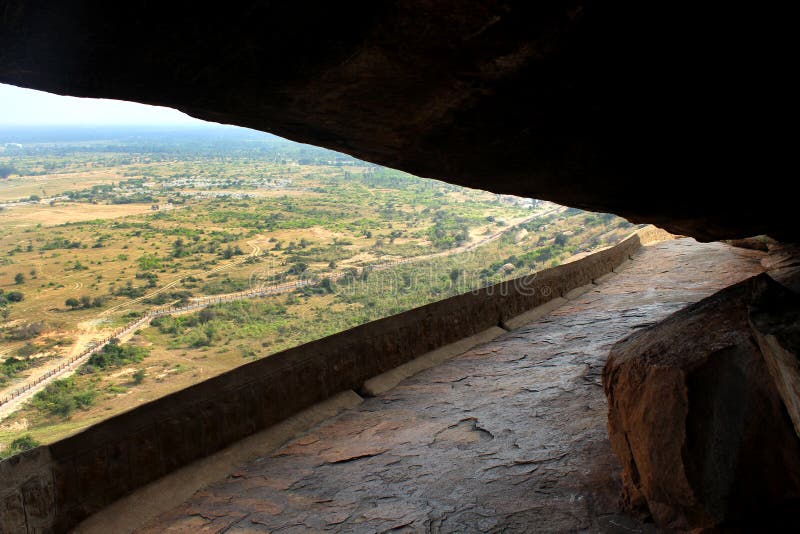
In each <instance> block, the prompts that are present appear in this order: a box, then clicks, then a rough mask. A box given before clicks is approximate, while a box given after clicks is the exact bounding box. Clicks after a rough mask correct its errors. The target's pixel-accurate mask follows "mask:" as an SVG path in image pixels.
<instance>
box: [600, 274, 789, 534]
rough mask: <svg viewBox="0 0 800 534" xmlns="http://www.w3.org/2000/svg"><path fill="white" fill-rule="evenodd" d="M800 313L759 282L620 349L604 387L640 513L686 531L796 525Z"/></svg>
mask: <svg viewBox="0 0 800 534" xmlns="http://www.w3.org/2000/svg"><path fill="white" fill-rule="evenodd" d="M799 316H800V299H798V297H797V296H796V295H794V294H793V293H792V292H790V291H788V290H787V289H786V288H785V287H783V286H781V285H780V284H778V283H776V282H774V281H773V280H772V279H771V278H769V277H768V276H767V275H759V276H757V277H754V278H751V279H748V280H746V281H744V282H741V283H739V284H736V285H734V286H731V287H729V288H727V289H724V290H723V291H720V292H719V293H717V294H715V295H713V296H711V297H709V298H707V299H705V300H703V301H701V302H699V303H697V304H695V305H692V306H690V307H688V308H686V309H684V310H681V311H679V312H677V313H675V314H674V315H672V316H670V317H669V318H668V319H666V320H664V321H662V322H660V323H658V324H656V325H655V326H652V327H650V328H647V329H645V330H642V331H640V332H638V333H636V334H634V335H632V336H630V337H628V338H626V339H624V340H622V341H620V342H618V343H617V344H616V345H615V346H614V347H613V348H612V350H611V354H610V356H609V359H608V361H607V363H606V366H605V369H604V373H603V386H604V389H605V392H606V395H607V397H608V401H609V416H608V429H609V437H610V440H611V445H612V447H613V449H614V451H615V453H616V454H617V456H618V457H619V458H620V460H621V463H622V466H623V471H622V479H623V487H624V489H623V499H624V501H625V503H626V504H627V505H628V507H629V508H632V509H639V510H645V511H649V513H650V514H652V516H653V518H654V519H655V520H656V522H657V523H658V524H659V525H661V526H663V527H670V528H681V529H683V528H696V527H719V526H730V525H741V524H747V523H749V522H751V521H755V522H756V523H757V524H759V525H761V526H762V527H765V526H766V525H770V524H771V525H773V526H778V525H782V524H784V522H785V521H786V522H787V523H786V524H792V523H791V522H794V521H796V517H791V518H790V516H789V514H790V513H794V512H793V511H796V509H797V508H796V507H797V506H798V504H800V438H798V434H797V433H796V432H795V427H793V424H792V419H793V418H794V420H795V423H796V422H797V421H798V420H800V418H798V417H797V416H798V414H800V412H798V401H797V398H798V397H797V395H798V391H800V390H799V389H798V386H799V385H800V382H798V380H797V378H798V376H799V375H798V362H797V352H796V348H797V347H798V344H797V341H798V335H797V334H798V317H799ZM792 351H795V352H793V353H792ZM787 408H788V412H787ZM789 414H791V415H792V417H791V418H790V416H789ZM788 521H791V522H788Z"/></svg>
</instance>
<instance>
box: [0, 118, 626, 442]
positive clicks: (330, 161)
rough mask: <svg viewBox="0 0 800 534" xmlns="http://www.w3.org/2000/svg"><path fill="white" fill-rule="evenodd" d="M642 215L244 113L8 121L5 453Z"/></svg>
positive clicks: (594, 238)
mask: <svg viewBox="0 0 800 534" xmlns="http://www.w3.org/2000/svg"><path fill="white" fill-rule="evenodd" d="M634 229H635V227H634V226H633V225H632V224H630V223H628V222H627V221H625V220H624V219H621V218H619V217H616V216H613V215H610V214H597V213H591V212H584V211H581V210H578V209H574V208H565V207H563V206H559V205H556V204H553V203H550V202H544V201H539V200H535V199H524V198H519V197H513V196H509V195H497V194H494V193H488V192H484V191H478V190H471V189H467V188H463V187H459V186H455V185H450V184H447V183H444V182H440V181H435V180H430V179H426V178H419V177H415V176H411V175H409V174H406V173H404V172H400V171H396V170H392V169H388V168H384V167H381V166H378V165H374V164H371V163H367V162H364V161H359V160H357V159H354V158H352V157H350V156H347V155H343V154H339V153H336V152H332V151H329V150H325V149H321V148H316V147H312V146H308V145H301V144H298V143H294V142H290V141H286V140H283V139H281V138H278V137H275V136H272V135H269V134H265V133H261V132H255V131H251V130H246V129H241V128H234V127H223V126H218V125H208V126H187V127H174V128H144V127H137V128H123V127H105V128H88V127H84V128H72V127H59V128H42V127H27V128H9V127H6V128H2V129H0V250H2V256H0V401H3V400H4V399H5V400H7V402H5V403H4V404H0V456H9V455H11V454H14V453H16V452H19V451H21V450H25V449H27V448H31V447H33V446H35V445H36V444H39V443H50V442H53V441H55V440H57V439H60V438H63V437H65V436H67V435H69V434H72V433H74V432H77V431H80V430H81V429H83V428H86V427H87V426H89V425H92V424H94V423H96V422H98V421H100V420H103V419H106V418H108V417H111V416H113V415H116V414H118V413H121V412H123V411H126V410H129V409H131V408H133V407H135V406H137V405H140V404H142V403H145V402H148V401H150V400H153V399H155V398H158V397H161V396H163V395H166V394H168V393H170V392H173V391H176V390H179V389H181V388H185V387H187V386H189V385H191V384H194V383H197V382H199V381H202V380H205V379H208V378H210V377H212V376H215V375H217V374H220V373H223V372H225V371H227V370H230V369H232V368H234V367H237V366H239V365H242V364H245V363H247V362H250V361H253V360H255V359H258V358H264V357H269V356H270V355H271V354H275V353H276V352H279V351H281V350H284V349H287V348H290V347H293V346H296V345H299V344H302V343H305V342H308V341H311V340H314V339H319V338H321V337H324V336H327V335H330V334H333V333H336V332H340V331H343V330H346V329H348V328H352V327H354V326H357V325H360V324H363V323H366V322H369V321H373V320H376V319H379V318H382V317H386V316H390V315H393V314H397V313H400V312H402V311H404V310H408V309H411V308H414V307H417V306H421V305H424V304H427V303H430V302H434V301H437V300H441V299H444V298H447V297H450V296H453V295H457V294H460V293H464V292H468V291H471V290H475V289H478V288H481V287H484V286H487V285H491V284H495V283H497V282H500V281H503V280H508V279H512V278H516V277H519V276H523V275H528V274H531V273H535V272H537V271H540V270H542V269H545V268H548V267H552V266H555V265H558V264H561V263H564V262H567V261H571V260H574V259H576V258H579V257H581V256H582V255H585V254H587V253H590V252H593V251H596V250H599V249H601V248H604V247H608V246H611V245H613V244H614V243H616V242H618V241H620V240H621V239H623V238H624V237H625V236H627V235H629V234H630V232H631V231H633V230H634ZM33 384H35V385H36V387H35V389H31V390H30V391H27V393H25V392H24V390H25V389H26V388H27V387H28V386H29V385H33Z"/></svg>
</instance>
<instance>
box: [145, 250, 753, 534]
mask: <svg viewBox="0 0 800 534" xmlns="http://www.w3.org/2000/svg"><path fill="white" fill-rule="evenodd" d="M761 255H762V254H761V253H758V252H754V251H749V250H743V249H734V248H731V247H728V246H726V245H722V244H719V243H713V244H698V243H697V242H695V241H694V240H692V239H681V240H676V241H669V242H664V243H659V244H656V245H652V246H649V247H645V248H643V249H642V251H641V252H640V253H638V254H637V255H636V256H635V257H634V260H633V261H631V262H630V264H629V265H628V266H627V268H625V269H624V270H622V271H621V272H620V273H619V274H615V275H613V276H612V277H610V278H609V279H607V280H606V281H605V282H604V283H602V284H601V285H599V286H595V287H594V288H593V289H592V290H590V291H588V292H587V293H585V294H583V295H582V296H580V297H577V298H576V299H575V300H572V301H570V302H567V303H565V304H564V305H563V306H562V307H560V308H558V309H557V310H555V311H554V312H552V313H551V314H550V315H548V316H546V317H543V318H541V319H539V320H538V321H536V322H534V323H532V324H529V325H527V326H523V327H520V328H517V329H515V330H512V331H511V332H509V333H507V334H505V335H503V336H501V337H499V338H497V339H495V340H493V341H491V342H489V343H486V344H484V345H482V346H478V347H476V348H474V349H471V350H469V351H467V352H465V353H464V354H462V355H461V356H457V357H455V358H454V359H452V360H449V361H448V362H446V363H444V364H442V365H440V366H438V367H435V368H432V369H428V370H426V371H423V372H422V373H420V374H418V375H416V376H414V377H412V378H409V379H406V380H405V381H403V382H402V383H401V384H400V385H398V386H397V387H396V388H394V389H392V390H390V391H388V392H386V393H383V394H379V395H378V396H376V397H374V398H370V399H367V400H365V401H364V403H363V404H361V405H360V406H359V407H358V408H356V409H353V410H350V411H347V412H345V413H343V414H341V415H340V416H338V417H336V418H333V419H331V420H329V421H327V422H325V423H322V424H321V425H319V426H318V427H316V428H314V429H312V430H311V431H310V432H308V433H307V434H305V435H303V436H300V437H298V438H296V439H294V440H292V441H290V442H289V443H287V444H286V445H285V446H283V447H281V448H280V449H278V450H275V451H265V454H264V455H263V457H261V458H260V459H258V460H256V461H254V462H251V463H248V464H246V465H243V466H242V467H241V468H239V469H237V470H235V471H234V472H232V473H231V474H230V476H229V477H227V478H226V479H224V480H220V481H219V482H217V483H215V484H212V485H210V486H208V487H206V488H204V489H203V490H201V491H199V492H198V493H196V494H195V495H194V496H193V497H192V498H191V499H189V500H188V501H186V502H185V503H184V504H183V505H181V506H179V507H177V508H175V509H173V510H170V511H167V512H165V513H163V514H162V515H161V516H159V517H158V518H156V519H155V520H153V521H152V522H150V523H149V524H148V525H146V526H145V527H143V528H142V531H144V532H154V533H155V532H164V531H170V530H172V531H187V532H188V531H191V532H200V531H209V532H220V531H225V532H245V531H272V532H308V531H322V530H331V531H336V532H386V531H397V532H428V531H430V532H575V531H590V532H629V531H631V529H633V530H634V531H641V532H650V531H653V530H654V528H653V525H652V523H650V524H648V523H645V522H642V521H640V520H639V519H637V518H636V517H631V516H628V515H626V514H625V513H624V511H623V510H622V509H621V508H620V506H619V492H620V489H621V486H620V481H619V479H618V473H619V463H618V461H617V459H616V458H615V456H614V454H613V453H612V450H611V447H610V444H609V442H608V438H607V433H606V414H607V405H606V400H605V397H604V396H603V391H602V388H601V372H602V368H603V364H604V363H605V358H606V355H607V354H608V351H609V349H610V347H611V346H612V344H613V343H614V342H615V341H617V340H619V339H620V338H622V337H623V336H625V335H628V334H630V333H631V332H632V331H635V330H637V329H640V328H643V327H646V326H648V325H650V324H653V323H654V322H657V321H659V320H661V319H663V318H665V317H667V316H668V315H669V314H671V313H672V312H674V311H676V310H678V309H680V308H682V307H683V306H685V305H687V304H688V303H691V302H696V301H698V300H699V299H701V298H703V297H706V296H708V295H709V294H711V293H713V292H714V291H717V290H719V289H721V288H722V287H725V286H726V285H728V284H731V283H735V282H738V281H739V280H741V279H742V278H743V277H746V276H750V275H753V274H756V273H758V272H760V270H761V267H760V265H759V263H758V262H759V259H760V257H761Z"/></svg>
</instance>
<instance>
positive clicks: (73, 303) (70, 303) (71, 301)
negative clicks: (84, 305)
mask: <svg viewBox="0 0 800 534" xmlns="http://www.w3.org/2000/svg"><path fill="white" fill-rule="evenodd" d="M64 304H65V305H66V306H67V307H69V308H72V309H73V310H77V309H78V308H80V307H81V301H79V300H78V299H76V298H75V297H70V298H68V299H67V300H65V301H64Z"/></svg>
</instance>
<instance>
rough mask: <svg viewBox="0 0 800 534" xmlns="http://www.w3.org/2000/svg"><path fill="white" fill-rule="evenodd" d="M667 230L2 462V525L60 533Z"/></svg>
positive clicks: (314, 346)
mask: <svg viewBox="0 0 800 534" xmlns="http://www.w3.org/2000/svg"><path fill="white" fill-rule="evenodd" d="M666 235H668V234H666ZM664 236H665V233H664V232H663V231H661V230H658V229H654V228H645V229H643V230H640V231H639V232H637V233H635V234H633V235H632V236H630V237H629V238H627V239H625V240H624V241H622V242H620V243H618V244H617V245H616V246H614V247H611V248H609V249H605V250H602V251H599V252H597V253H595V254H593V255H591V256H588V257H585V258H582V259H580V260H578V261H575V262H572V263H568V264H564V265H561V266H558V267H555V268H552V269H547V270H544V271H541V272H539V273H536V274H535V275H532V276H528V277H524V278H519V279H516V280H512V281H508V282H503V283H500V284H497V285H494V286H490V287H486V288H483V289H481V290H479V291H476V292H472V293H466V294H463V295H458V296H456V297H452V298H449V299H446V300H443V301H440V302H435V303H433V304H429V305H427V306H423V307H420V308H416V309H413V310H409V311H407V312H404V313H401V314H398V315H395V316H392V317H387V318H385V319H381V320H378V321H374V322H371V323H368V324H365V325H362V326H359V327H356V328H353V329H350V330H347V331H345V332H341V333H339V334H335V335H332V336H329V337H326V338H323V339H320V340H317V341H314V342H311V343H306V344H304V345H301V346H299V347H295V348H293V349H289V350H286V351H283V352H281V353H278V354H275V355H272V356H270V357H268V358H264V359H261V360H258V361H255V362H252V363H250V364H247V365H243V366H242V367H239V368H237V369H234V370H232V371H229V372H227V373H225V374H222V375H220V376H217V377H214V378H211V379H209V380H207V381H205V382H202V383H200V384H197V385H195V386H192V387H189V388H187V389H185V390H182V391H178V392H176V393H173V394H171V395H168V396H166V397H163V398H161V399H158V400H155V401H153V402H151V403H149V404H145V405H143V406H140V407H138V408H135V409H133V410H131V411H129V412H126V413H124V414H121V415H118V416H116V417H113V418H111V419H108V420H106V421H103V422H101V423H98V424H97V425H95V426H93V427H90V428H88V429H87V430H85V431H83V432H81V433H79V434H76V435H74V436H72V437H69V438H66V439H64V440H61V441H59V442H56V443H53V444H52V445H49V446H43V447H39V448H37V449H34V450H32V451H28V452H26V453H23V454H20V455H18V456H15V457H12V458H10V459H7V460H4V461H2V462H0V480H2V481H3V484H2V487H0V531H2V532H5V531H10V532H18V531H24V527H25V526H26V525H27V528H29V529H30V530H37V529H45V530H47V529H51V528H52V529H53V530H55V531H65V530H67V529H69V528H70V527H72V526H74V525H76V524H77V523H78V522H79V521H81V520H82V519H84V518H86V517H87V516H89V515H90V514H92V513H93V512H95V511H97V510H99V509H100V508H102V507H103V506H105V505H107V504H109V503H110V502H113V501H114V500H116V499H117V498H119V497H121V496H122V495H124V494H126V493H128V492H130V491H132V490H134V489H136V488H138V487H141V486H143V485H144V484H146V483H148V482H150V481H151V480H154V479H156V478H158V477H160V476H162V475H164V474H165V473H168V472H170V471H172V470H175V469H177V468H179V467H181V466H183V465H186V464H188V463H190V462H192V461H193V460H196V459H198V458H202V457H204V456H207V455H209V454H211V453H213V452H216V451H218V450H220V449H222V448H224V447H225V446H227V445H228V444H230V443H233V442H235V441H237V440H239V439H241V438H243V437H245V436H247V435H250V434H252V433H254V432H256V431H257V430H261V429H263V428H266V427H268V426H270V425H273V424H275V423H277V422H279V421H281V420H283V419H285V418H286V417H288V416H290V415H292V414H295V413H297V412H299V411H301V410H303V409H305V408H307V407H309V406H311V405H313V404H315V403H317V402H320V401H322V400H324V399H326V398H328V397H330V396H332V395H335V394H336V393H339V392H341V391H345V390H348V389H352V390H356V389H359V388H360V387H361V385H362V384H363V383H364V382H365V381H366V380H368V379H369V378H371V377H374V376H376V375H379V374H381V373H383V372H385V371H388V370H390V369H392V368H394V367H396V366H398V365H400V364H403V363H405V362H407V361H409V360H411V359H413V358H415V357H417V356H420V355H421V354H424V353H427V352H429V351H431V350H434V349H437V348H439V347H442V346H444V345H447V344H449V343H453V342H455V341H458V340H460V339H463V338H465V337H469V336H471V335H474V334H477V333H479V332H482V331H484V330H486V329H487V328H490V327H494V326H497V325H498V324H500V323H502V322H504V321H507V320H510V319H512V318H513V317H515V316H517V315H520V314H521V313H523V312H525V311H527V310H530V309H532V308H535V307H536V306H539V305H541V304H544V303H546V302H548V301H549V300H551V299H553V298H556V297H561V296H563V295H564V294H566V293H568V292H570V291H572V290H573V289H575V288H578V287H580V286H583V285H586V284H589V283H591V282H592V281H593V280H595V279H597V278H599V277H600V276H602V275H604V274H606V273H609V272H611V270H612V269H613V268H614V267H616V266H618V265H619V264H620V263H622V262H624V261H625V260H627V259H629V258H630V256H631V255H632V254H634V253H635V252H636V251H637V250H638V249H639V247H641V245H642V243H647V242H650V241H652V240H658V239H661V238H663V237H664Z"/></svg>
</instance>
